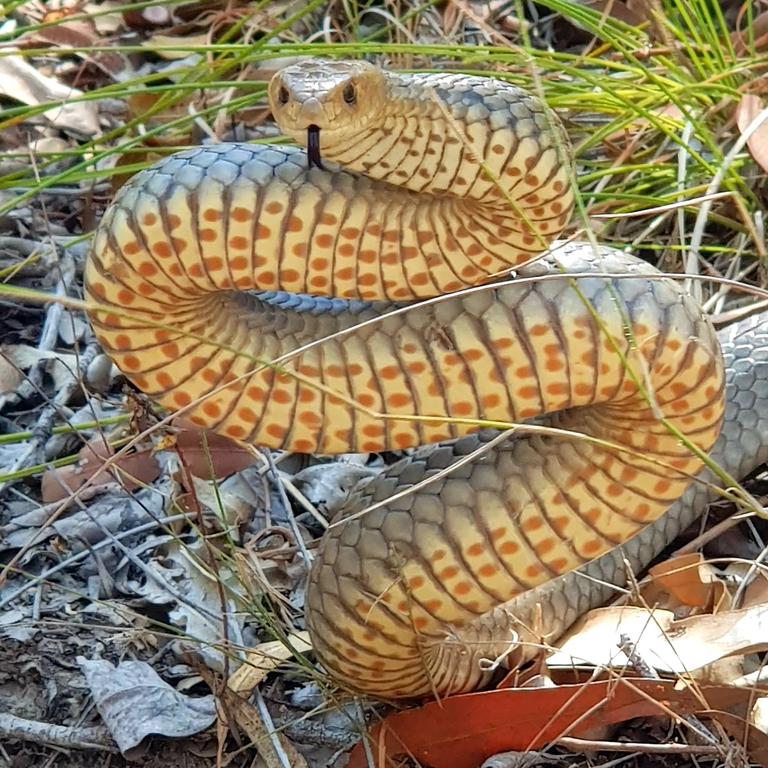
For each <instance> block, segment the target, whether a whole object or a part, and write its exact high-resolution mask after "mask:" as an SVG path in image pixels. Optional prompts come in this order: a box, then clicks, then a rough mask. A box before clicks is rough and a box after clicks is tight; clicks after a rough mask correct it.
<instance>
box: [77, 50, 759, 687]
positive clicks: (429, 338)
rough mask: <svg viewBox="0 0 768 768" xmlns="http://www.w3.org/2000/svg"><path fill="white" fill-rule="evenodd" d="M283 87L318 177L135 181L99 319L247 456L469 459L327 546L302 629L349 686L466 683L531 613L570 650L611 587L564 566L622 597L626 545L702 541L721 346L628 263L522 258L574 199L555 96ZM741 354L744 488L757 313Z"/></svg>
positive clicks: (377, 489) (420, 462)
mask: <svg viewBox="0 0 768 768" xmlns="http://www.w3.org/2000/svg"><path fill="white" fill-rule="evenodd" d="M269 94H270V102H271V105H272V109H273V112H274V115H275V118H276V119H277V121H278V123H279V125H280V126H281V128H282V129H283V131H284V132H285V133H286V134H287V135H289V136H292V137H293V138H295V139H297V140H298V141H300V142H304V143H307V142H308V146H309V157H308V155H307V153H305V151H303V150H301V149H294V148H289V147H283V146H255V145H248V144H221V145H212V146H207V147H202V148H198V149H194V150H191V151H186V152H182V153H180V154H177V155H173V156H171V157H169V158H167V159H165V160H163V161H161V162H159V163H158V164H157V165H155V166H154V167H153V168H150V169H149V170H146V171H143V172H141V173H139V174H137V175H136V176H135V177H134V178H133V179H132V180H131V181H130V182H129V183H128V184H126V185H125V186H124V187H123V188H122V189H121V190H120V192H119V193H118V195H117V197H116V199H115V200H114V202H113V204H112V205H111V207H110V208H109V210H108V211H107V213H106V214H105V216H104V218H103V221H102V223H101V225H100V227H99V228H98V230H97V232H96V236H95V240H94V245H93V250H92V253H91V256H90V258H89V261H88V264H87V270H86V294H87V298H88V300H89V302H90V303H91V310H90V317H91V320H92V323H93V326H94V328H95V330H96V333H97V335H98V338H99V340H100V342H101V344H102V345H103V347H104V349H105V350H106V351H107V352H108V353H109V354H110V356H111V357H112V358H113V360H114V361H115V362H116V363H117V365H118V366H119V367H120V369H121V370H122V371H123V372H124V373H125V375H126V376H127V377H128V378H129V379H130V380H131V381H132V382H133V383H134V384H135V385H136V386H137V387H139V388H140V389H141V390H143V391H144V392H146V393H148V394H149V395H150V396H151V397H152V398H154V399H155V400H157V401H158V402H159V403H161V404H162V405H163V406H165V407H167V408H169V409H171V410H178V409H185V410H186V414H187V416H188V417H189V418H191V419H192V420H193V421H194V422H195V423H196V424H198V425H200V426H201V427H207V428H210V429H214V430H216V431H217V432H220V433H222V434H224V435H228V436H230V437H233V438H237V439H240V440H246V441H251V442H253V443H257V444H259V445H263V446H268V447H271V448H284V449H288V450H293V451H299V452H306V453H321V454H330V453H339V452H354V451H381V450H387V449H406V448H412V447H414V446H419V445H422V444H426V443H436V442H440V441H447V440H451V439H454V438H461V439H459V440H458V441H456V442H453V443H448V444H446V445H443V446H439V447H435V448H431V449H428V452H426V453H424V452H423V451H422V452H417V453H416V454H415V455H414V456H413V457H411V458H409V459H406V460H405V461H404V462H401V463H399V464H396V465H395V466H394V467H392V468H391V469H389V470H388V471H387V472H385V473H384V474H383V475H382V476H381V477H380V478H378V479H377V480H376V481H374V482H373V483H371V484H369V485H368V486H366V487H364V488H361V489H360V490H358V491H357V492H356V493H355V494H354V497H353V498H352V500H351V501H350V504H349V505H348V507H347V509H346V510H345V512H344V514H347V515H349V514H350V513H352V512H354V511H356V510H361V509H363V508H364V507H366V506H367V505H369V504H370V503H371V502H374V503H375V507H374V509H372V510H371V511H368V512H366V513H365V514H361V515H355V516H353V517H352V518H351V519H350V520H348V521H346V522H345V523H344V524H342V525H338V526H333V527H332V528H331V529H330V530H329V531H328V532H327V533H326V535H325V536H324V538H323V540H322V542H321V544H320V548H319V552H318V555H317V558H316V560H315V562H314V564H313V568H312V572H311V577H310V585H309V589H308V593H307V601H306V615H307V622H308V626H309V628H310V631H311V635H312V639H313V644H314V647H315V649H316V652H317V654H318V657H319V659H320V660H321V661H322V662H323V664H324V665H325V666H326V668H327V669H328V670H329V671H330V672H331V673H332V674H333V675H334V676H335V677H336V678H337V679H338V680H339V681H341V682H342V683H344V684H346V685H347V686H349V687H350V688H353V689H356V690H360V691H365V692H368V693H371V694H375V695H378V696H382V697H388V698H394V697H416V696H423V695H428V694H431V693H432V694H446V693H453V692H458V691H466V690H471V689H473V688H476V687H477V686H479V685H481V684H483V682H484V681H486V679H487V678H488V675H489V672H488V671H487V667H488V665H487V664H484V663H483V660H484V659H493V658H495V657H497V656H501V655H504V654H506V653H507V652H508V651H509V649H510V644H511V643H513V641H514V640H515V639H516V637H517V633H519V632H520V631H521V629H523V625H522V624H521V623H520V618H521V616H522V617H523V620H526V617H527V618H530V616H531V613H530V610H529V609H530V606H531V605H532V604H533V602H537V601H540V602H542V603H543V604H542V606H541V609H540V619H541V622H542V624H541V625H540V626H539V627H538V629H543V630H544V631H549V630H553V629H558V628H562V626H563V625H564V624H565V623H568V622H570V621H572V620H573V618H574V613H575V611H576V610H581V609H584V608H586V607H588V606H587V603H588V602H589V600H590V595H595V594H599V589H597V588H596V587H595V586H594V585H593V584H592V583H591V582H589V588H588V589H584V587H583V586H582V587H581V588H580V587H579V585H578V583H577V581H576V577H574V576H573V575H572V574H571V575H564V574H569V572H572V571H573V570H574V569H576V568H579V567H580V566H583V565H584V564H585V563H590V561H594V562H592V563H591V564H590V565H588V566H587V569H592V572H593V573H594V574H596V575H600V576H605V575H606V574H605V573H603V571H601V570H600V569H601V568H608V569H609V570H616V569H618V568H619V567H620V564H621V560H620V559H619V557H618V555H617V554H616V553H617V550H616V547H617V545H620V544H624V543H625V542H628V543H626V544H625V549H626V551H627V552H628V553H629V556H630V559H631V558H633V557H634V558H635V559H636V560H638V561H641V560H643V559H644V558H645V557H646V556H648V555H649V553H651V554H652V552H651V551H652V550H655V549H658V548H659V546H660V542H662V543H663V540H664V539H665V533H666V532H668V530H669V529H670V528H672V529H673V528H674V527H675V525H676V524H678V523H676V522H675V521H672V522H671V523H667V522H664V521H665V520H666V519H667V518H666V517H665V518H662V519H661V522H657V523H655V524H654V525H652V526H651V527H650V528H648V526H649V524H652V523H654V521H656V520H657V519H658V518H660V516H661V515H662V513H663V512H664V510H666V509H667V508H668V507H669V506H670V505H671V504H672V503H673V502H675V501H676V500H678V499H680V497H681V495H682V494H683V492H684V491H685V489H686V487H687V486H688V485H689V484H690V480H691V477H692V476H693V475H695V474H696V473H697V472H698V471H699V470H700V468H701V466H702V461H701V458H700V455H696V454H697V452H698V453H699V454H700V453H701V452H707V451H709V450H710V448H712V446H713V444H714V443H715V440H716V438H717V436H718V433H719V432H720V428H721V423H722V417H723V408H724V397H723V383H724V366H723V358H722V356H721V350H720V345H719V343H718V340H717V337H716V335H715V333H714V332H713V330H712V328H711V326H710V324H709V322H708V321H707V319H706V318H705V317H704V316H703V315H702V313H701V311H700V310H699V308H698V307H697V306H696V304H695V303H694V302H693V301H692V300H691V299H690V298H689V297H688V296H686V295H685V293H684V291H683V290H682V289H681V288H680V287H679V286H678V285H677V284H676V283H675V282H673V281H671V280H667V279H662V278H660V277H659V276H658V275H657V273H655V271H654V270H653V269H652V268H651V267H650V266H648V265H646V264H644V263H642V262H640V261H638V260H635V259H633V258H631V257H629V256H626V255H623V254H621V253H619V252H616V251H613V250H610V249H605V248H592V247H591V246H589V245H585V244H576V245H562V246H559V247H557V248H555V249H554V250H552V251H551V252H550V253H548V255H547V256H546V257H545V258H543V259H540V260H538V261H536V262H535V263H533V264H530V265H528V266H525V264H526V262H529V261H531V260H532V258H533V257H535V256H537V255H538V254H539V253H541V252H542V251H544V250H546V248H547V245H548V244H550V243H551V242H552V241H553V240H554V238H556V237H557V235H558V234H559V233H560V232H561V231H562V229H563V228H564V227H565V225H566V224H567V222H568V219H569V216H570V212H571V208H572V206H573V192H572V188H571V175H572V169H571V165H570V154H569V149H568V145H567V139H566V137H565V134H564V132H563V130H562V127H561V126H560V123H559V122H558V120H557V118H556V116H555V115H553V114H552V113H551V112H549V111H548V110H547V109H546V108H545V106H544V105H543V104H542V103H541V102H540V101H539V100H538V99H537V98H535V97H533V96H531V95H529V94H527V93H525V92H523V91H521V90H519V89H518V88H516V87H513V86H511V85H509V84H507V83H505V82H502V81H499V80H494V79H485V78H478V77H466V76H463V75H455V74H438V75H397V74H390V73H385V72H383V71H381V70H379V69H377V68H376V67H373V66H371V65H368V64H364V63H350V62H328V61H324V62H318V61H312V62H309V63H302V64H298V65H293V66H291V67H289V68H287V69H286V70H284V71H282V72H280V73H278V74H277V75H276V76H275V78H274V79H273V81H272V83H271V84H270V88H269ZM308 159H309V162H308ZM313 166H315V167H313ZM510 268H517V274H516V279H515V280H512V281H510V280H507V281H504V282H499V283H494V284H493V285H485V286H483V287H482V288H480V289H475V290H473V291H469V292H467V293H464V294H461V295H457V296H449V297H447V298H441V299H440V300H434V301H431V302H426V303H421V304H418V305H416V306H414V307H412V308H408V309H407V310H402V309H401V310H399V311H396V312H394V313H391V314H388V313H387V312H386V310H389V309H392V305H391V304H390V302H402V301H403V300H406V299H408V300H411V299H421V298H428V297H435V296H442V295H443V294H450V293H451V292H454V291H457V290H458V289H461V288H466V287H470V286H478V285H479V284H482V283H483V282H486V283H487V282H488V281H489V280H490V278H492V277H494V276H495V275H496V274H497V273H499V272H502V271H504V270H509V269H510ZM606 273H607V274H608V275H610V276H606ZM542 277H543V279H541V278H542ZM253 291H257V292H258V293H253ZM249 292H251V293H249ZM331 297H336V298H331ZM399 306H401V305H399V304H398V307H399ZM382 315H383V316H382ZM366 321H368V322H366ZM360 323H363V325H362V326H361V327H355V326H358V325H359V324H360ZM730 334H731V335H730V336H729V337H728V338H727V339H725V341H724V343H725V344H727V349H726V351H727V355H728V356H729V371H728V375H729V377H730V378H729V382H730V384H729V386H732V387H736V389H734V390H733V391H734V392H735V393H736V396H737V397H740V396H741V394H744V395H745V397H751V402H747V400H742V402H737V403H736V405H735V406H734V407H733V408H732V409H731V411H732V412H730V413H729V415H728V419H727V421H726V427H725V432H724V436H723V438H721V443H720V448H719V453H718V454H717V458H718V459H719V460H721V461H724V463H726V465H727V466H729V468H738V469H744V466H743V464H744V460H746V461H748V462H754V461H757V460H759V457H760V451H761V450H762V449H761V448H760V444H761V443H764V442H765V440H766V432H768V426H767V425H766V422H765V418H766V417H765V416H761V414H760V408H761V407H764V406H765V404H766V401H768V391H766V389H768V385H766V380H767V379H768V372H766V366H768V361H767V359H766V357H767V354H766V347H767V346H768V339H767V338H766V333H765V331H764V330H761V326H760V319H759V318H758V319H753V320H751V321H749V322H747V323H744V324H742V325H740V326H738V327H737V328H735V329H733V330H731V331H730ZM314 342H319V343H314ZM297 350H298V352H297V353H295V354H291V353H294V352H296V351H297ZM273 361H276V362H277V363H278V364H279V366H278V368H277V369H276V368H275V367H274V366H273V367H270V366H269V365H264V363H270V362H273ZM742 363H745V364H746V365H742ZM739 377H741V378H739ZM750 393H751V394H750ZM763 412H764V413H765V410H764V411H763ZM383 414H386V417H385V416H383ZM414 414H419V416H420V417H423V418H414ZM542 416H546V418H545V419H544V420H543V421H542V420H541V419H539V420H538V421H537V422H536V424H537V429H536V430H534V434H531V435H528V436H527V437H525V438H524V439H523V438H515V439H511V440H507V441H506V442H504V443H503V444H501V445H497V446H495V447H493V449H492V450H489V451H488V452H486V453H485V454H483V453H482V452H480V453H481V455H480V456H479V457H477V458H476V459H475V460H473V461H469V462H461V461H459V460H460V459H461V457H462V456H466V455H468V454H470V453H472V451H474V450H475V449H476V448H478V446H480V445H482V443H483V442H487V441H488V440H490V439H491V438H490V436H489V435H488V433H486V432H483V433H481V434H480V435H478V436H472V437H464V436H466V435H468V434H469V433H471V432H473V431H476V430H477V429H478V420H485V421H484V422H483V423H485V424H488V423H489V422H490V423H493V424H495V425H496V426H499V424H500V423H509V422H520V421H525V420H530V419H534V418H537V417H542ZM750 420H751V423H747V422H750ZM745 425H746V426H745ZM546 427H550V428H551V427H557V428H558V429H559V430H565V432H559V433H553V432H552V431H551V430H550V431H549V432H548V431H547V429H546ZM753 429H754V430H757V434H758V438H757V442H758V445H755V446H753V448H752V450H751V451H750V450H749V446H747V445H746V444H745V434H746V433H747V432H749V430H753ZM760 430H762V432H760ZM582 433H583V435H587V436H588V437H586V438H585V437H583V436H580V434H582ZM682 436H685V438H686V439H685V440H683V439H682ZM691 446H695V449H694V450H692V449H691ZM746 454H749V456H748V458H746V459H745V455H746ZM457 461H459V464H460V466H458V467H457V468H455V469H454V471H452V472H449V473H444V472H442V470H444V469H445V468H446V467H448V466H450V465H451V464H454V463H456V462H457ZM729 462H730V464H729ZM435 475H437V477H436V479H434V481H433V482H431V483H429V484H426V485H424V486H423V487H421V486H420V487H419V488H417V489H416V490H415V491H414V492H413V493H406V494H400V491H401V490H403V489H404V488H407V487H409V486H411V485H412V484H414V483H418V482H419V481H422V480H425V479H427V478H429V477H434V476H435ZM697 493H698V490H694V491H691V492H689V497H688V498H689V501H688V502H685V503H684V508H683V509H682V512H681V516H680V517H678V518H675V520H676V521H678V522H679V521H682V520H684V519H685V515H686V514H689V515H690V508H691V503H690V500H691V499H693V497H694V496H695V495H696V494H697ZM667 517H669V516H667ZM679 524H682V523H681V522H680V523H679ZM643 529H645V530H644V532H643V533H641V534H640V536H639V537H638V536H636V535H635V534H637V533H638V531H642V530H643ZM633 537H634V538H633ZM638 542H639V544H638ZM606 552H608V553H609V554H608V555H606V556H605V557H603V558H601V559H598V560H595V558H600V556H602V555H604V554H605V553H606ZM606 564H607V565H606ZM607 575H611V574H607ZM553 580H554V581H553ZM540 585H545V586H543V587H542V586H540ZM535 587H539V589H533V588H535ZM585 593H587V596H586V597H585ZM526 606H528V607H527V608H526ZM518 611H522V614H521V613H518ZM526 611H528V613H526ZM536 629H537V628H533V635H534V636H535V634H536V632H535V630H536ZM528 634H529V635H530V634H531V633H530V632H529V633H528ZM523 636H526V634H525V633H523Z"/></svg>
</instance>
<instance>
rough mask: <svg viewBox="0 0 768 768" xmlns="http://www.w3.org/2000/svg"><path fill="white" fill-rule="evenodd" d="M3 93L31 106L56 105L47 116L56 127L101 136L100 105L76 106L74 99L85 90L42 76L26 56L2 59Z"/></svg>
mask: <svg viewBox="0 0 768 768" xmlns="http://www.w3.org/2000/svg"><path fill="white" fill-rule="evenodd" d="M0 94H2V95H3V96H8V97H10V98H12V99H15V100H16V101H20V102H22V104H27V105H29V106H37V105H38V104H45V103H48V102H54V103H56V106H54V107H51V108H50V109H48V110H46V111H45V112H44V113H43V115H44V117H45V118H46V119H47V120H49V121H50V123H51V124H52V125H55V126H56V127H57V128H64V129H69V130H72V131H76V132H77V133H80V134H82V135H83V136H95V135H97V134H98V133H99V115H98V109H97V107H96V103H95V102H92V101H79V102H74V103H73V102H72V99H73V98H77V97H78V96H82V95H83V94H82V91H80V90H78V89H77V88H71V87H70V86H68V85H64V84H63V83H60V82H59V81H58V80H54V79H53V78H52V77H47V76H46V75H43V74H41V73H40V72H38V71H37V69H35V67H33V66H32V65H31V64H30V63H29V62H28V61H27V60H26V59H24V58H23V57H22V56H4V57H2V58H0Z"/></svg>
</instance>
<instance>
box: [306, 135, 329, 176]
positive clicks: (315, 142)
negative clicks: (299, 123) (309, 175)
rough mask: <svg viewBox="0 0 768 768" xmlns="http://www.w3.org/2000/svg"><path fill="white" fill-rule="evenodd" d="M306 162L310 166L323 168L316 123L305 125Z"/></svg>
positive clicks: (322, 169)
mask: <svg viewBox="0 0 768 768" xmlns="http://www.w3.org/2000/svg"><path fill="white" fill-rule="evenodd" d="M307 162H308V164H309V167H310V168H319V169H320V170H321V171H324V170H325V169H324V168H323V163H322V161H321V158H320V127H319V126H317V125H310V126H308V127H307Z"/></svg>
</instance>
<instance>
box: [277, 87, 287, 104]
mask: <svg viewBox="0 0 768 768" xmlns="http://www.w3.org/2000/svg"><path fill="white" fill-rule="evenodd" d="M289 98H290V94H289V93H288V89H287V88H286V87H285V86H284V85H281V86H280V90H279V91H278V92H277V100H278V101H279V102H280V103H281V104H287V103H288V99H289Z"/></svg>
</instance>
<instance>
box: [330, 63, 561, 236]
mask: <svg viewBox="0 0 768 768" xmlns="http://www.w3.org/2000/svg"><path fill="white" fill-rule="evenodd" d="M387 78H388V85H389V89H388V95H389V98H388V99H387V102H386V104H385V105H384V106H383V107H382V109H381V111H380V113H379V119H377V120H376V121H373V122H372V123H371V124H369V125H368V126H366V127H365V128H363V129H361V130H360V131H359V132H358V133H356V134H355V136H354V137H350V136H349V135H348V134H347V133H342V134H339V135H332V134H329V135H328V136H327V137H326V138H324V139H323V146H322V151H323V156H324V157H325V158H326V159H328V160H331V161H334V162H336V163H339V164H340V165H341V166H343V167H344V168H345V169H347V170H350V171H353V172H356V173H361V174H365V175H366V176H367V177H369V178H372V179H375V180H377V181H381V182H385V183H387V184H391V185H393V186H396V187H398V188H400V189H407V190H410V191H412V192H417V193H419V195H420V198H421V199H422V200H423V199H424V196H425V195H433V196H436V197H448V196H450V197H454V198H459V201H460V202H461V205H462V207H463V208H464V209H465V210H464V211H463V212H462V215H463V216H465V217H466V220H468V221H470V222H471V221H473V220H477V219H480V220H487V219H489V218H492V219H493V222H494V223H495V224H496V225H497V226H502V227H504V226H506V227H509V228H511V229H514V230H517V231H519V230H520V229H521V228H522V229H523V231H524V234H525V235H527V238H528V242H526V245H528V246H533V247H538V248H539V249H540V250H544V249H545V248H546V247H547V246H548V244H549V243H550V242H551V241H552V240H553V239H554V238H555V237H557V235H559V234H560V233H561V232H562V230H563V228H564V227H565V225H566V224H567V223H568V220H569V218H570V213H571V211H572V208H573V201H574V199H573V193H572V185H571V184H570V180H571V176H572V167H571V163H570V161H569V159H568V157H569V153H568V140H567V137H566V134H565V132H564V130H563V127H562V125H561V123H560V121H559V119H558V117H557V116H556V115H555V114H554V113H552V112H551V111H550V110H549V109H548V108H547V107H546V106H545V105H544V104H543V103H542V102H541V101H540V100H539V99H538V98H536V97H535V96H532V95H531V94H528V93H526V92H524V91H522V90H520V89H518V88H516V87H514V86H511V85H509V84H508V83H503V82H497V81H490V80H488V79H485V78H476V77H467V76H462V75H453V74H444V75H429V76H424V75H421V76H419V77H418V78H416V77H414V76H410V75H396V74H391V73H390V74H388V75H387Z"/></svg>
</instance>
